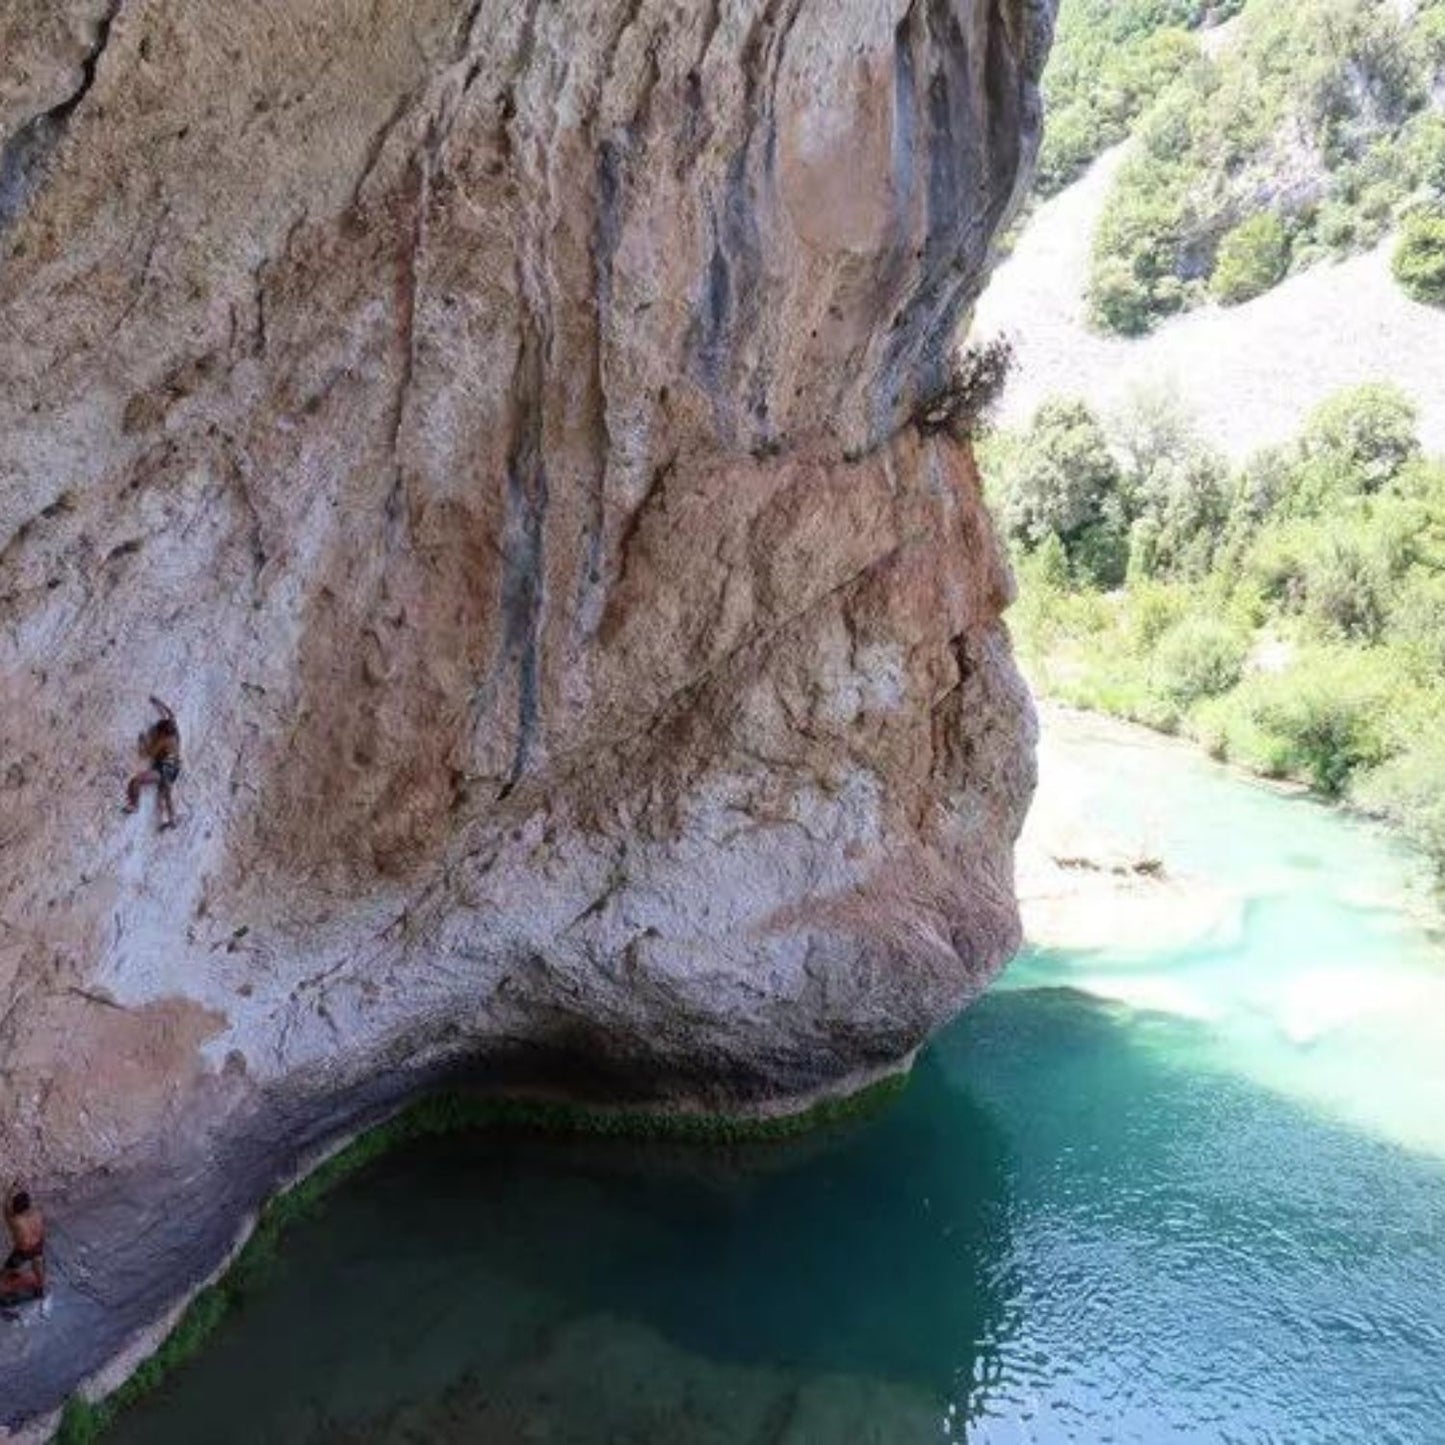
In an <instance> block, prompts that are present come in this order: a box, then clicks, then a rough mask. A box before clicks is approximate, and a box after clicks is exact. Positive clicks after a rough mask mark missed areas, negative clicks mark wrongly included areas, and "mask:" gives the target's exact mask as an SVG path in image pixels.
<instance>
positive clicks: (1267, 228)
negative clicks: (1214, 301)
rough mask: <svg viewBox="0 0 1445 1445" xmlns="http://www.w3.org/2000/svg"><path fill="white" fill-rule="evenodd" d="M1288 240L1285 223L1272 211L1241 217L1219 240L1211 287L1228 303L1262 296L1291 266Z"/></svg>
mask: <svg viewBox="0 0 1445 1445" xmlns="http://www.w3.org/2000/svg"><path fill="white" fill-rule="evenodd" d="M1289 244H1290V243H1289V232H1288V231H1286V230H1285V228H1284V223H1283V222H1282V221H1281V220H1280V219H1279V217H1278V216H1276V215H1274V214H1273V213H1272V212H1270V211H1263V212H1261V213H1260V214H1259V215H1257V216H1251V217H1250V218H1249V219H1248V220H1247V221H1241V222H1240V223H1239V225H1237V226H1236V227H1235V228H1234V229H1233V230H1232V231H1230V232H1229V234H1228V235H1226V236H1225V238H1224V239H1223V241H1221V242H1220V243H1219V253H1218V255H1217V256H1216V257H1215V262H1214V273H1213V275H1212V276H1211V277H1210V278H1209V285H1210V289H1211V290H1212V291H1213V292H1214V294H1215V296H1216V297H1218V299H1219V300H1220V301H1222V302H1223V303H1224V304H1225V305H1226V306H1237V305H1238V304H1239V303H1241V302H1243V301H1252V300H1254V298H1255V297H1256V296H1262V295H1263V294H1264V293H1265V292H1266V291H1268V290H1269V289H1270V288H1271V287H1272V286H1275V285H1277V284H1278V283H1279V282H1280V281H1281V280H1282V279H1283V278H1284V274H1285V272H1286V271H1287V270H1289Z"/></svg>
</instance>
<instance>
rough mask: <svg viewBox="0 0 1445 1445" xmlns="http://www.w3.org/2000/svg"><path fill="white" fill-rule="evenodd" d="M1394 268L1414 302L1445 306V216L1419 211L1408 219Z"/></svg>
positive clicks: (1396, 276)
mask: <svg viewBox="0 0 1445 1445" xmlns="http://www.w3.org/2000/svg"><path fill="white" fill-rule="evenodd" d="M1391 269H1392V270H1393V271H1394V273H1395V280H1396V281H1398V282H1399V283H1400V287H1401V289H1402V290H1403V291H1404V293H1405V294H1406V295H1407V296H1408V297H1409V298H1410V299H1411V300H1412V301H1422V302H1424V303H1425V304H1426V305H1428V306H1440V305H1442V304H1445V215H1442V214H1439V213H1437V212H1433V211H1417V212H1416V213H1415V214H1414V215H1412V216H1409V217H1407V218H1406V220H1405V224H1404V226H1403V227H1402V228H1401V231H1400V240H1399V242H1398V244H1397V245H1396V247H1395V256H1394V260H1393V261H1392V262H1391Z"/></svg>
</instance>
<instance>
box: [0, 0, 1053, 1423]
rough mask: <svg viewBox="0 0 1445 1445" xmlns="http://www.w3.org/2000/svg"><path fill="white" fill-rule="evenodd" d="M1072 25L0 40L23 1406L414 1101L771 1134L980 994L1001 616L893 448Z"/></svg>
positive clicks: (925, 445)
mask: <svg viewBox="0 0 1445 1445" xmlns="http://www.w3.org/2000/svg"><path fill="white" fill-rule="evenodd" d="M1051 25H1052V4H1051V0H911V3H910V0H886V3H876V0H697V3H692V4H686V3H682V0H552V3H544V0H531V3H527V0H470V3H468V0H414V3H410V4H406V5H402V4H385V3H377V0H312V3H308V4H306V5H301V4H298V3H296V0H247V3H246V4H242V5H238V4H235V3H234V0H184V3H182V0H0V72H3V73H0V375H3V377H4V387H3V390H0V690H3V698H4V704H3V713H0V800H3V807H0V860H3V868H0V1169H3V1171H4V1173H5V1175H6V1177H7V1178H8V1177H10V1176H13V1175H15V1174H17V1173H19V1174H23V1175H25V1176H26V1177H27V1178H28V1179H29V1180H30V1182H31V1183H32V1186H33V1187H34V1188H35V1189H36V1190H37V1191H38V1192H39V1193H40V1195H41V1197H42V1200H43V1202H44V1203H46V1205H47V1206H48V1209H49V1213H50V1215H51V1217H52V1220H53V1233H54V1239H53V1253H54V1264H53V1271H54V1275H55V1285H56V1291H55V1293H56V1300H55V1308H54V1311H53V1313H52V1316H51V1318H50V1319H49V1320H48V1321H45V1322H43V1323H37V1324H35V1325H34V1326H33V1327H31V1328H28V1329H13V1328H12V1329H9V1330H6V1329H4V1328H3V1327H0V1406H3V1408H0V1421H3V1422H5V1423H9V1424H12V1425H13V1424H17V1423H18V1422H20V1421H21V1420H23V1419H25V1418H27V1417H33V1416H35V1415H37V1414H38V1413H39V1412H43V1411H45V1410H47V1409H49V1408H51V1407H53V1406H54V1405H55V1404H56V1403H57V1402H58V1401H59V1400H60V1399H61V1398H63V1396H64V1395H65V1394H66V1393H67V1391H69V1390H70V1389H71V1388H72V1387H73V1386H74V1385H75V1383H76V1381H77V1380H78V1379H80V1378H81V1377H83V1376H85V1375H86V1374H87V1372H89V1371H91V1370H93V1369H94V1368H95V1367H96V1366H98V1365H100V1364H101V1363H102V1362H103V1361H105V1360H107V1359H109V1358H111V1357H112V1356H114V1355H115V1354H116V1352H117V1351H118V1350H119V1349H120V1348H121V1347H122V1345H123V1344H124V1343H125V1341H126V1340H127V1339H128V1338H129V1337H131V1336H132V1335H133V1334H134V1332H135V1331H136V1330H137V1329H139V1328H141V1327H143V1326H145V1325H146V1324H147V1323H149V1322H151V1321H153V1320H154V1319H155V1318H156V1317H157V1316H158V1315H159V1314H160V1313H161V1312H162V1310H163V1309H164V1308H165V1307H166V1305H167V1304H168V1303H169V1302H171V1301H173V1300H174V1299H175V1298H177V1297H178V1296H179V1295H180V1294H182V1293H183V1292H184V1291H185V1290H186V1289H187V1288H188V1287H190V1286H192V1285H193V1284H194V1282H195V1281H196V1280H197V1279H198V1278H199V1277H201V1276H202V1275H203V1274H204V1273H205V1272H206V1271H207V1270H209V1269H211V1268H213V1267H214V1266H215V1264H216V1263H217V1261H218V1260H219V1259H220V1258H221V1257H222V1255H223V1253H224V1251H225V1249H226V1247H227V1246H228V1244H229V1243H230V1242H231V1241H232V1239H233V1238H234V1236H235V1232H236V1230H237V1228H238V1227H239V1225H240V1222H241V1221H242V1219H243V1218H244V1217H245V1215H246V1213H247V1212H248V1211H249V1210H251V1209H252V1208H254V1206H255V1204H256V1202H257V1201H258V1200H259V1199H260V1198H262V1197H264V1195H265V1194H266V1193H267V1191H268V1190H269V1189H271V1188H272V1187H274V1185H275V1183H276V1181H277V1180H278V1178H280V1177H282V1176H284V1175H285V1174H286V1173H287V1172H288V1171H289V1170H292V1169H294V1168H295V1167H296V1165H297V1162H298V1161H299V1160H300V1159H302V1158H303V1157H305V1155H306V1154H307V1152H308V1151H310V1150H314V1149H315V1148H317V1147H320V1146H322V1145H324V1144H325V1142H326V1141H327V1140H328V1139H331V1138H334V1137H336V1136H337V1135H339V1134H340V1133H343V1132H344V1131H346V1130H348V1129H351V1128H354V1127H356V1126H357V1125H358V1124H360V1123H362V1122H365V1121H366V1120H368V1119H370V1118H374V1117H376V1115H377V1114H378V1113H379V1112H380V1111H384V1110H385V1109H386V1108H388V1107H390V1106H392V1105H394V1104H395V1103H396V1102H397V1101H398V1100H400V1099H401V1098H403V1097H405V1096H406V1095H407V1094H408V1093H410V1092H412V1091H414V1090H416V1089H417V1088H420V1087H422V1086H424V1085H425V1084H426V1083H428V1082H429V1081H432V1080H435V1079H438V1078H442V1077H449V1076H451V1075H452V1074H454V1073H455V1072H456V1071H457V1070H459V1069H465V1070H466V1071H467V1073H468V1076H469V1077H473V1078H476V1079H478V1080H479V1081H482V1082H489V1083H492V1084H496V1085H499V1086H502V1085H505V1086H510V1087H515V1088H529V1089H550V1090H556V1091H562V1092H565V1093H566V1094H567V1095H568V1096H570V1097H578V1098H586V1099H599V1100H607V1101H612V1102H626V1103H635V1104H638V1105H645V1106H648V1107H654V1108H655V1107H686V1108H705V1109H711V1110H730V1111H746V1110H770V1109H777V1108H785V1107H795V1106H798V1105H801V1104H803V1103H806V1102H807V1101H808V1100H809V1099H810V1098H813V1097H816V1096H817V1095H818V1094H819V1093H822V1092H827V1091H832V1090H838V1089H842V1088H847V1087H850V1086H852V1085H854V1084H856V1083H858V1082H861V1081H864V1080H866V1079H868V1078H870V1077H875V1076H877V1075H878V1074H879V1073H882V1072H886V1071H888V1070H890V1069H894V1068H897V1067H899V1066H900V1065H901V1064H903V1063H905V1062H906V1061H907V1059H908V1058H909V1057H910V1056H911V1054H912V1052H913V1051H914V1050H915V1049H916V1048H917V1047H918V1045H919V1044H920V1043H921V1042H922V1041H923V1040H924V1039H925V1038H926V1037H927V1035H928V1034H929V1032H930V1030H932V1029H933V1028H935V1027H936V1026H937V1025H938V1024H940V1023H941V1022H942V1021H944V1020H946V1019H947V1018H949V1017H950V1016H951V1015H952V1014H954V1013H955V1012H956V1011H957V1010H958V1009H959V1008H960V1007H961V1006H963V1005H964V1004H965V1003H966V1002H968V1000H969V999H971V998H972V997H973V996H974V995H976V994H977V993H978V992H979V991H980V990H981V989H982V988H983V987H984V986H985V984H986V983H987V981H988V980H989V979H990V977H992V975H993V974H994V973H995V972H996V971H997V970H998V969H999V968H1000V967H1001V966H1002V964H1003V962H1004V961H1005V959H1006V958H1007V957H1008V955H1009V954H1010V953H1011V951H1012V950H1013V949H1014V948H1015V947H1016V944H1017V941H1018V923H1017V913H1016V908H1015V903H1014V899H1013V889H1012V846H1013V841H1014V839H1015V837H1016V835H1017V831H1018V828H1019V826H1020V823H1021V820H1022V815H1023V811H1024V809H1025V807H1026V804H1027V800H1028V797H1029V793H1030V790H1031V787H1032V768H1033V763H1032V730H1033V723H1032V714H1031V711H1030V708H1029V704H1028V700H1027V697H1026V695H1025V693H1024V690H1023V688H1022V686H1021V684H1020V682H1019V679H1018V677H1017V674H1016V673H1015V671H1014V668H1013V664H1012V661H1011V659H1010V654H1009V648H1008V642H1007V636H1006V633H1005V631H1004V629H1003V626H1002V624H1001V622H1000V614H1001V612H1002V611H1003V609H1004V608H1005V606H1006V604H1007V602H1008V600H1009V596H1010V586H1011V583H1010V578H1009V575H1008V570H1007V566H1006V563H1005V561H1004V559H1003V557H1002V555H1001V554H1000V551H999V548H998V544H997V542H996V540H995V537H994V535H993V531H992V529H991V526H990V523H989V520H988V517H987V514H986V512H985V510H984V506H983V502H982V498H981V495H980V488H979V482H978V477H977V474H976V472H975V470H974V467H973V464H972V459H971V457H970V455H969V452H968V449H967V447H966V445H964V444H961V443H960V442H958V441H956V440H953V439H951V438H950V437H949V436H947V435H944V434H926V433H925V432H924V431H922V430H921V429H920V428H919V427H917V426H916V425H915V424H914V423H913V421H912V420H911V419H912V418H913V417H915V416H917V415H918V414H919V413H920V409H921V408H924V407H926V406H927V404H928V403H929V402H930V401H931V400H932V398H933V397H934V396H935V395H936V393H937V391H938V389H939V387H940V385H941V384H942V382H943V381H944V379H945V378H946V375H947V372H948V367H949V361H950V356H951V354H952V353H953V350H954V348H955V346H956V344H957V342H958V339H959V335H960V331H961V328H962V327H963V326H964V325H965V324H966V320H967V316H968V313H969V311H970V308H971V306H972V303H973V301H974V299H975V298H976V296H977V294H978V292H979V291H980V289H981V287H982V285H983V283H984V280H985V278H986V274H987V269H988V264H989V258H990V250H991V246H992V243H993V241H994V239H995V237H996V235H997V233H998V231H999V229H1000V228H1001V226H1002V225H1003V224H1004V223H1005V222H1006V220H1007V218H1008V217H1009V215H1010V213H1011V210H1012V208H1013V206H1014V204H1015V202H1016V200H1017V198H1018V197H1019V196H1020V194H1021V191H1022V189H1023V187H1024V186H1025V185H1026V184H1027V174H1028V170H1029V166H1030V163H1031V159H1032V155H1033V151H1034V148H1035V145H1036V143H1037V134H1038V127H1039V102H1038V96H1037V78H1038V72H1039V69H1040V66H1041V64H1042V61H1043V58H1044V53H1045V51H1046V48H1047V45H1048V40H1049V35H1050V30H1051ZM152 692H154V693H157V694H159V695H160V696H161V697H162V698H164V699H165V700H166V701H167V702H168V703H170V704H171V705H173V706H174V707H175V709H176V711H177V714H178V716H179V719H180V725H181V728H182V734H183V741H184V772H183V775H182V777H181V780H180V784H179V787H178V790H177V799H178V805H179V811H180V822H179V826H178V827H177V828H176V829H175V830H174V831H171V832H160V831H158V830H157V828H156V818H155V815H154V812H153V807H154V802H153V799H152V798H151V797H147V799H146V802H145V805H144V807H143V809H142V812H141V813H140V814H139V815H138V816H136V817H126V816H123V815H122V814H121V811H120V804H121V802H122V790H123V785H124V782H125V779H126V777H127V775H128V773H129V772H130V771H131V770H133V769H134V768H135V767H136V766H137V761H136V758H135V757H134V752H135V738H136V734H137V732H138V731H139V730H140V729H141V728H142V727H143V726H145V725H147V723H148V722H149V721H150V718H151V713H150V708H149V704H148V703H147V695H148V694H149V693H152Z"/></svg>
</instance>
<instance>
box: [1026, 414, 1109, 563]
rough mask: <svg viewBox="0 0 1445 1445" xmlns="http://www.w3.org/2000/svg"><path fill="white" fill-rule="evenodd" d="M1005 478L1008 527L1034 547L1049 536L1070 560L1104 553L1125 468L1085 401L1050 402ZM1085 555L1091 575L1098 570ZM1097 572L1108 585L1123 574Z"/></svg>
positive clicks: (1035, 420) (1029, 433) (1028, 432)
mask: <svg viewBox="0 0 1445 1445" xmlns="http://www.w3.org/2000/svg"><path fill="white" fill-rule="evenodd" d="M1010 462H1011V464H1010V468H1009V475H1008V476H1007V478H1006V479H1005V504H1004V519H1005V526H1006V528H1007V530H1008V533H1009V535H1010V536H1011V537H1013V538H1014V539H1015V540H1017V541H1019V542H1022V543H1023V544H1024V546H1026V547H1028V548H1030V549H1033V548H1036V547H1038V546H1040V545H1042V544H1043V542H1044V541H1045V540H1046V539H1047V538H1048V537H1050V536H1053V537H1057V538H1058V539H1059V541H1060V543H1062V545H1063V548H1064V551H1065V553H1066V554H1067V556H1068V559H1069V562H1070V564H1071V566H1072V565H1075V564H1076V563H1077V562H1078V560H1079V558H1080V556H1081V555H1082V554H1084V553H1088V554H1089V555H1090V556H1095V555H1096V554H1099V553H1101V551H1102V550H1104V549H1103V548H1101V538H1100V535H1099V528H1100V527H1101V526H1103V527H1106V528H1107V527H1110V526H1117V525H1119V522H1118V519H1117V517H1116V516H1115V515H1114V512H1113V509H1112V507H1111V505H1110V504H1111V502H1113V503H1115V504H1116V501H1117V494H1118V491H1119V468H1118V464H1117V463H1116V462H1115V461H1114V457H1113V454H1112V453H1111V452H1110V450H1109V444H1108V442H1107V440H1106V439H1105V437H1104V433H1103V430H1102V429H1101V428H1100V426H1099V423H1098V421H1097V420H1096V419H1095V417H1094V414H1093V413H1092V412H1091V411H1090V410H1089V408H1088V407H1087V406H1086V405H1085V404H1084V403H1083V402H1082V401H1067V400H1062V401H1049V402H1045V403H1044V405H1043V406H1041V407H1040V408H1039V410H1038V413H1037V415H1036V416H1035V417H1034V420H1033V424H1032V425H1031V426H1030V427H1029V429H1028V431H1027V432H1026V433H1025V434H1024V436H1023V438H1022V440H1021V442H1020V443H1019V446H1018V448H1017V450H1016V451H1015V452H1014V454H1013V456H1012V457H1011V459H1010ZM1090 567H1091V564H1089V563H1088V562H1087V561H1086V571H1087V576H1092V571H1091V570H1088V569H1090ZM1122 568H1123V563H1122V559H1121V560H1120V563H1119V577H1118V578H1116V579H1113V580H1110V579H1109V578H1106V577H1105V578H1097V579H1095V580H1099V581H1101V582H1102V583H1103V584H1104V585H1114V582H1115V581H1117V580H1122V575H1123V573H1122Z"/></svg>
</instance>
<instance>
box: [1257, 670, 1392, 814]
mask: <svg viewBox="0 0 1445 1445" xmlns="http://www.w3.org/2000/svg"><path fill="white" fill-rule="evenodd" d="M1242 691H1243V692H1244V694H1245V695H1244V696H1243V697H1242V698H1241V699H1240V701H1241V703H1242V704H1243V706H1244V710H1245V717H1246V718H1247V720H1248V722H1249V723H1250V724H1251V725H1252V726H1253V728H1254V729H1255V730H1256V731H1257V734H1258V735H1259V737H1260V739H1261V740H1262V743H1263V746H1264V748H1265V750H1266V751H1267V752H1268V754H1269V756H1270V757H1271V760H1272V761H1273V762H1275V764H1276V765H1277V766H1280V770H1281V771H1283V772H1285V773H1287V774H1289V775H1290V776H1293V777H1298V778H1302V779H1303V780H1304V781H1306V782H1308V783H1309V784H1310V785H1311V786H1312V787H1313V788H1315V789H1316V790H1317V791H1319V792H1321V793H1323V794H1324V795H1325V796H1326V797H1338V796H1340V795H1341V794H1342V793H1343V792H1344V791H1345V789H1346V788H1347V787H1348V786H1349V783H1350V780H1351V778H1352V777H1354V775H1355V774H1356V773H1358V772H1360V771H1361V770H1363V769H1367V768H1373V767H1377V766H1378V765H1379V764H1381V763H1383V762H1384V761H1385V760H1386V759H1387V758H1389V757H1390V756H1391V755H1392V753H1393V752H1395V751H1396V749H1397V747H1398V740H1397V737H1396V735H1395V729H1394V728H1393V726H1392V721H1391V719H1392V714H1393V712H1394V705H1395V701H1396V699H1395V697H1394V692H1395V684H1394V679H1392V678H1390V677H1389V676H1388V672H1387V669H1386V668H1382V667H1381V666H1380V660H1379V659H1377V658H1374V657H1372V656H1371V655H1369V654H1365V653H1360V652H1353V651H1351V650H1349V649H1345V648H1339V649H1328V650H1324V649H1322V650H1320V651H1319V652H1317V653H1314V654H1311V655H1309V656H1306V657H1303V658H1301V659H1300V660H1299V661H1298V662H1297V663H1296V664H1295V666H1294V667H1292V668H1290V669H1289V670H1288V671H1286V672H1282V673H1277V674H1273V675H1265V676H1260V677H1256V678H1251V679H1250V680H1249V682H1248V683H1247V684H1246V687H1245V688H1244V689H1243V690H1242ZM1231 753H1232V755H1233V749H1231ZM1245 760H1246V761H1248V759H1245Z"/></svg>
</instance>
